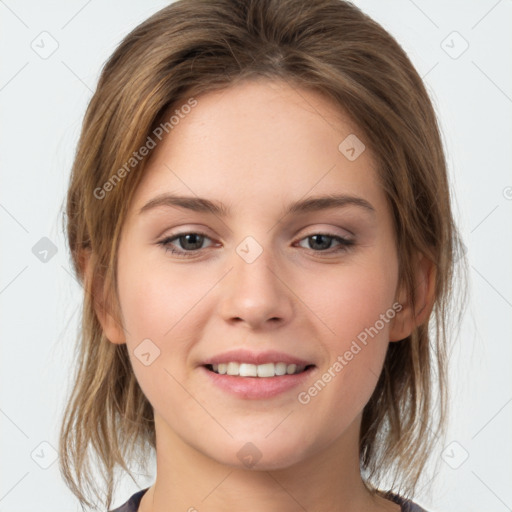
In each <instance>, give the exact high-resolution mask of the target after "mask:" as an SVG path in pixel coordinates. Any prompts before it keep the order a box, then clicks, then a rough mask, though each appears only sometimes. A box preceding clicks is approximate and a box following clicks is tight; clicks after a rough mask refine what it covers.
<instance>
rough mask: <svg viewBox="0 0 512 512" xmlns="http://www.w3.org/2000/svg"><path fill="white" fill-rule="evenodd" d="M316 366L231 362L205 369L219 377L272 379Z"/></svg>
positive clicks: (295, 373)
mask: <svg viewBox="0 0 512 512" xmlns="http://www.w3.org/2000/svg"><path fill="white" fill-rule="evenodd" d="M314 366H315V365H314V364H308V365H298V364H294V363H292V364H287V363H285V362H275V363H264V364H252V363H239V362H236V361H230V362H228V363H218V364H205V365H204V367H205V368H206V369H207V370H209V371H210V372H212V373H216V374H217V375H231V376H234V377H249V378H251V377H252V378H257V379H258V378H260V379H265V378H272V377H284V376H286V375H298V374H300V373H304V372H306V371H308V370H309V369H311V368H313V367H314Z"/></svg>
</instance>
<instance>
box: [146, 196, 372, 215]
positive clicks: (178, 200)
mask: <svg viewBox="0 0 512 512" xmlns="http://www.w3.org/2000/svg"><path fill="white" fill-rule="evenodd" d="M161 206H166V207H179V208H185V209H187V210H191V211H194V212H202V213H212V214H214V215H217V216H219V217H229V215H230V210H229V208H227V207H226V206H225V205H224V204H223V203H221V202H219V201H211V200H209V199H206V198H203V197H192V196H177V195H173V194H161V195H159V196H156V197H154V198H153V199H151V200H150V201H148V202H147V203H146V204H145V205H144V206H143V207H142V208H141V209H140V210H139V215H141V214H143V213H145V212H147V211H149V210H152V209H154V208H157V207H161ZM347 206H358V207H360V208H362V209H364V210H365V211H367V212H369V213H371V214H372V215H375V213H376V212H375V208H374V207H373V206H372V204H371V203H369V202H368V201H367V200H366V199H363V198H362V197H356V196H350V195H346V194H338V195H335V194H332V195H325V196H316V197H310V198H308V199H303V200H299V201H296V202H294V203H291V204H290V205H289V206H288V208H287V209H286V210H285V212H284V214H285V215H288V214H301V213H309V212H316V211H321V210H327V209H330V208H343V207H347Z"/></svg>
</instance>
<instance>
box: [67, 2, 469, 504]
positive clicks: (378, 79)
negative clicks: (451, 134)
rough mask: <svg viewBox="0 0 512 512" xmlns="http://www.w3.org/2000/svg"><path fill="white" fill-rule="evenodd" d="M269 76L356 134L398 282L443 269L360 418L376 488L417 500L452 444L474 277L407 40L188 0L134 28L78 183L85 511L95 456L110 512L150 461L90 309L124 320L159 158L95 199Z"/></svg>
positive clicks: (364, 25) (136, 399)
mask: <svg viewBox="0 0 512 512" xmlns="http://www.w3.org/2000/svg"><path fill="white" fill-rule="evenodd" d="M259 78H263V79H277V80H285V81H286V82H287V83H289V84H293V86H294V87H295V86H296V87H298V88H308V89H312V90H315V91H317V92H319V93H321V94H323V95H325V96H326V97H328V98H330V99H333V100H334V101H335V102H336V104H338V105H339V106H340V109H343V110H344V111H345V112H346V113H348V115H349V116H350V117H351V118H352V119H353V120H354V121H356V122H357V124H358V126H359V127H360V129H361V133H362V134H363V135H364V137H365V139H364V141H365V144H366V145H367V146H368V147H370V148H371V150H372V153H373V155H375V158H376V160H377V163H378V167H379V173H380V174H379V177H380V180H381V183H382V187H383V190H384V191H385V193H386V195H387V198H388V200H389V202H390V204H391V207H392V213H393V218H394V224H395V233H396V243H397V250H398V255H399V284H400V285H401V286H403V287H404V289H405V290H407V293H408V296H409V297H410V300H411V301H412V303H413V304H415V284H414V263H415V255H416V254H418V253H421V254H423V255H425V256H426V257H427V258H428V259H429V260H431V261H432V262H434V264H435V271H436V272H435V291H434V302H433V306H432V310H431V312H430V313H429V320H427V321H426V322H424V323H423V324H422V325H420V326H418V327H417V328H416V329H415V330H414V332H413V333H412V334H411V335H410V336H408V337H407V338H406V339H404V340H402V341H401V342H397V343H390V345H389V349H388V353H387V356H386V360H385V363H384V369H383V371H382V374H381V375H380V378H379V381H378V383H377V386H376V389H375V391H374V393H373V395H372V397H371V399H370V401H369V402H368V404H367V405H366V407H365V409H364V413H363V420H362V425H361V436H360V460H361V470H362V473H363V475H364V480H365V483H366V485H367V486H368V488H369V489H371V490H372V491H375V492H376V487H377V486H378V485H379V482H382V480H381V479H382V477H383V476H386V477H390V476H391V478H392V486H393V488H394V489H395V490H397V491H400V492H401V493H402V494H404V493H407V494H412V492H413V491H414V489H415V487H416V485H417V482H418V479H419V476H420V473H421V471H422V469H423V468H424V466H425V463H426V461H427V457H428V454H429V452H430V451H431V449H432V446H433V444H434V443H435V441H436V439H437V438H439V439H442V434H443V433H444V427H445V423H446V413H447V391H446V389H447V386H446V353H447V340H448V336H447V329H448V320H449V319H450V318H451V319H454V321H455V320H456V319H457V318H458V319H460V316H461V315H462V310H461V307H460V306H461V305H462V302H461V304H460V305H459V304H457V305H455V304H453V301H452V298H453V297H455V294H454V284H455V283H456V279H455V272H454V271H455V270H456V269H457V268H458V269H460V270H461V271H464V276H465V272H466V270H465V269H466V264H465V256H464V254H463V253H462V252H461V251H460V249H461V248H462V247H463V246H462V243H461V242H460V238H459V236H458V233H457V229H456V226H455V223H454V220H453V216H452V211H451V197H450V190H449V183H448V180H447V171H446V162H445V156H444V152H443V146H442V141H441V137H440V133H439V128H438V125H437V120H436V116H435V113H434V109H433V107H432V104H431V101H430V99H429V96H428V94H427V91H426V90H425V87H424V84H423V83H422V80H421V78H420V76H419V75H418V73H417V72H416V71H415V69H414V67H413V65H412V64H411V62H410V60H409V59H408V57H407V56H406V54H405V52H404V51H403V50H402V48H401V47H400V46H399V44H398V43H397V42H396V41H395V39H394V38H393V37H391V36H390V35H389V34H388V33H387V32H386V31H385V30H384V29H383V28H382V27H381V26H380V25H379V24H377V23H376V22H374V21H373V20H372V19H370V18H369V17H368V16H366V15H365V14H364V13H362V12H361V11H360V10H359V9H358V8H357V7H355V6H354V5H352V4H350V3H348V2H344V1H341V0H314V1H312V0H179V1H177V2H175V3H173V4H171V5H169V6H167V7H165V8H164V9H162V10H161V11H159V12H157V13H156V14H155V15H153V16H151V17H150V18H149V19H148V20H146V21H145V22H144V23H142V24H141V25H139V26H138V27H136V28H135V29H134V30H133V31H132V32H131V33H130V34H129V35H128V36H126V37H125V39H124V40H123V41H122V42H121V44H120V45H119V47H118V48H117V49H116V51H115V52H114V54H113V55H112V56H111V57H110V59H109V60H108V61H107V63H106V64H105V66H104V69H103V71H102V74H101V77H100V79H99V83H98V86H97V89H96V92H95V94H94V96H93V98H92V100H91V101H90V104H89V106H88V109H87V112H86V115H85V118H84V122H83V126H82V133H81V137H80V140H79V143H78V148H77V152H76V157H75V161H74V165H73V169H72V173H71V178H70V183H69V190H68V196H67V210H66V214H67V236H68V243H69V249H70V253H71V255H72V258H73V265H74V270H75V272H76V275H77V276H78V278H79V279H80V281H81V282H82V283H83V287H84V303H83V314H82V328H81V332H80V337H79V340H78V344H77V350H76V358H77V365H76V374H75V376H74V384H73V389H72V392H71V394H70V397H69V401H68V404H67V407H66V410H65V413H64V417H63V421H62V427H61V433H60V445H59V448H60V450H59V455H60V460H59V462H60V470H61V472H62V474H63V477H64V479H65V481H66V484H67V485H68V486H69V487H70V489H71V490H72V492H73V493H74V494H75V495H76V496H77V497H78V499H79V500H80V502H81V504H82V507H83V505H84V504H85V505H87V506H92V502H91V501H89V499H88V495H89V492H92V493H93V494H94V495H95V496H96V497H100V493H99V492H98V490H97V488H96V484H95V480H94V478H93V472H92V469H93V467H94V465H93V464H92V463H91V457H90V456H91V455H95V456H96V457H98V460H99V467H100V468H101V470H102V478H103V479H104V481H105V484H106V487H107V495H106V500H105V501H104V503H105V504H106V507H107V509H108V508H109V507H110V505H111V501H112V496H113V492H114V487H115V486H114V482H115V479H114V470H115V469H116V466H117V465H119V466H120V467H121V468H122V469H124V470H125V471H127V472H128V474H130V476H131V477H132V479H133V475H132V474H131V472H130V469H129V468H128V465H129V462H130V461H132V460H135V459H136V460H140V461H143V462H144V461H147V460H148V456H149V455H150V451H151V449H154V448H155V430H154V422H153V411H152V407H151V405H150V403H149V402H148V400H147V398H146V397H145V396H144V394H143V392H142V391H141V389H140V387H139V385H138V383H137V380H136V378H135V375H134V373H133V371H132V368H131V364H130V360H129V356H128V353H127V348H126V345H118V344H113V343H110V342H109V341H108V340H107V339H106V337H105V335H104V333H103V331H102V328H101V325H100V322H99V321H98V318H97V316H96V313H95V309H94V303H95V299H94V290H95V289H96V288H95V286H101V287H103V290H104V292H105V293H104V300H103V303H102V304H101V307H104V308H107V310H109V311H110V312H111V313H112V314H113V315H114V317H115V318H116V319H118V320H119V322H121V316H120V309H119V303H118V300H117V291H116V290H117V282H116V269H117V249H118V244H119V239H120V233H121V229H122V226H123V221H124V219H125V216H126V213H127V210H128V208H129V205H130V201H131V198H132V196H133V193H134V191H135V189H136V187H137V185H138V183H139V181H140V179H141V176H142V174H143V170H144V166H145V164H146V163H147V162H146V160H147V159H142V160H141V161H140V162H137V165H134V166H133V169H131V170H130V172H126V173H123V174H125V175H124V176H123V180H122V183H116V184H115V186H113V187H111V188H112V190H110V191H109V193H108V194H106V196H105V197H103V198H100V199H98V192H97V191H98V190H99V189H100V188H101V187H103V186H104V184H105V183H106V182H107V181H109V180H110V179H111V178H112V176H113V174H114V173H115V172H116V170H118V169H121V168H122V167H123V165H126V162H127V161H129V159H130V158H131V157H132V156H133V152H134V151H136V150H137V149H139V148H140V147H141V146H143V145H144V144H145V142H146V141H147V137H148V136H149V135H150V134H151V133H152V132H153V130H154V129H155V126H157V124H158V122H159V121H160V120H161V119H162V116H163V115H164V114H165V113H167V112H169V110H170V109H172V108H173V106H175V105H177V104H178V103H179V102H182V101H185V100H186V99H187V98H190V97H192V96H195V97H197V96H199V95H200V94H202V93H207V92H210V91H214V90H221V89H226V88H228V87H230V86H234V85H236V84H237V83H239V82H241V81H242V80H251V79H259ZM125 168H126V167H125ZM87 253H88V254H89V255H90V256H91V261H90V266H88V267H87V268H88V269H89V271H90V272H88V273H86V272H85V265H84V261H85V259H84V256H85V255H86V254H87ZM456 262H458V265H457V266H456V265H455V263H456ZM461 282H465V280H464V279H463V280H462V281H461ZM93 283H96V284H93ZM98 283H99V284H98ZM452 306H453V310H452ZM457 314H458V315H459V316H457ZM431 320H433V323H434V325H430V326H429V322H430V323H431V324H432V322H431ZM457 323H458V321H457ZM436 402H437V403H436ZM89 448H90V449H91V450H92V452H93V453H91V454H89V453H88V450H89ZM127 462H128V465H127Z"/></svg>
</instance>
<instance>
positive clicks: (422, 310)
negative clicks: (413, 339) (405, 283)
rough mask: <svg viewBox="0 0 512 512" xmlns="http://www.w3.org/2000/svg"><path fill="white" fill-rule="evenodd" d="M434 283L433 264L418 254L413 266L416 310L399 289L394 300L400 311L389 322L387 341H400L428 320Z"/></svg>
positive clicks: (432, 304) (405, 292)
mask: <svg viewBox="0 0 512 512" xmlns="http://www.w3.org/2000/svg"><path fill="white" fill-rule="evenodd" d="M435 282H436V268H435V265H434V263H433V262H432V261H431V260H430V259H428V258H427V257H426V256H425V255H424V254H422V253H420V254H419V255H418V257H417V258H416V266H415V292H416V310H413V307H412V301H411V300H410V297H408V294H407V291H406V290H405V289H401V290H400V293H399V294H398V297H397V298H396V300H397V302H398V303H400V304H401V305H402V309H401V310H400V311H398V312H397V314H396V315H395V318H393V320H392V322H391V328H390V332H389V341H401V340H403V339H404V338H407V336H409V335H410V334H411V333H412V332H413V331H414V329H415V328H416V327H418V326H419V325H422V324H423V323H424V322H425V321H426V320H427V319H428V317H429V316H430V313H431V312H432V308H433V307H434V292H435Z"/></svg>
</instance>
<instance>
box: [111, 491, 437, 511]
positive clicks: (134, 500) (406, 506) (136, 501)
mask: <svg viewBox="0 0 512 512" xmlns="http://www.w3.org/2000/svg"><path fill="white" fill-rule="evenodd" d="M148 490H149V487H146V489H141V490H140V491H137V492H136V493H135V494H133V495H132V496H131V497H130V499H129V500H128V501H127V502H126V503H124V504H123V505H121V506H120V507H118V508H116V509H114V510H111V511H110V512H138V510H139V506H140V502H141V500H142V497H143V496H144V494H146V492H147V491H148ZM381 496H382V497H383V498H385V499H388V500H390V501H393V502H394V503H396V504H397V505H400V511H401V512H427V511H426V510H425V509H423V508H421V507H420V506H419V505H417V504H416V503H414V502H412V501H410V500H408V499H406V498H403V497H402V496H399V495H398V494H395V493H392V492H390V491H388V492H383V493H382V494H381Z"/></svg>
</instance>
